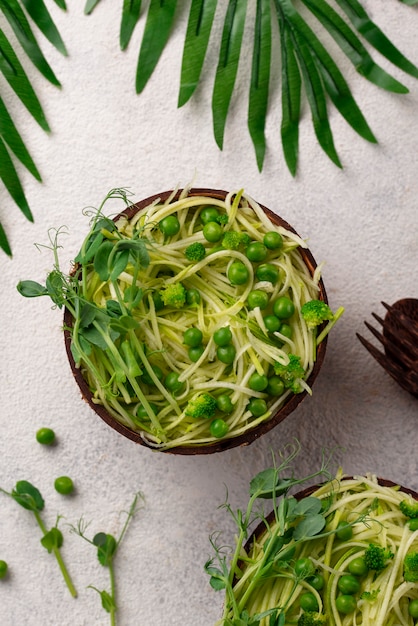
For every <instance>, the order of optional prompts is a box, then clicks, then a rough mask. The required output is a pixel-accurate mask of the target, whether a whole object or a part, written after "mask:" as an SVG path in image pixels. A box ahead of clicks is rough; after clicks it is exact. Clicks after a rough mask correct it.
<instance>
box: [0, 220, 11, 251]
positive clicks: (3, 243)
mask: <svg viewBox="0 0 418 626" xmlns="http://www.w3.org/2000/svg"><path fill="white" fill-rule="evenodd" d="M0 248H1V249H2V250H3V252H5V253H6V254H7V255H8V256H10V257H11V256H12V249H11V247H10V244H9V240H8V239H7V235H6V231H5V230H4V228H3V225H2V223H1V222H0Z"/></svg>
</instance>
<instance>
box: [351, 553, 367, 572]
mask: <svg viewBox="0 0 418 626" xmlns="http://www.w3.org/2000/svg"><path fill="white" fill-rule="evenodd" d="M348 571H349V572H350V574H353V575H354V576H364V574H367V572H368V571H369V568H368V567H367V565H366V561H365V560H364V559H363V557H361V556H357V557H356V558H355V559H353V560H352V561H350V563H349V564H348Z"/></svg>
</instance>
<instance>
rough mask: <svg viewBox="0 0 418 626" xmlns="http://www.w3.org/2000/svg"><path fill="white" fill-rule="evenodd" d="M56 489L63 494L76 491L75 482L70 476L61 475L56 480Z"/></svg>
mask: <svg viewBox="0 0 418 626" xmlns="http://www.w3.org/2000/svg"><path fill="white" fill-rule="evenodd" d="M54 487H55V490H56V491H58V493H61V494H62V495H68V494H70V493H72V492H73V491H74V483H73V481H72V479H71V478H70V477H69V476H59V477H58V478H56V479H55V482H54Z"/></svg>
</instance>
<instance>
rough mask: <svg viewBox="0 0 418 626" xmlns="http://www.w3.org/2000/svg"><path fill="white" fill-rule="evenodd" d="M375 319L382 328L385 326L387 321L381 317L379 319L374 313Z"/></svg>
mask: <svg viewBox="0 0 418 626" xmlns="http://www.w3.org/2000/svg"><path fill="white" fill-rule="evenodd" d="M372 315H373V317H374V319H375V320H377V321H378V322H379V324H381V326H384V324H385V320H384V319H383V318H381V317H379V316H378V315H376V313H372Z"/></svg>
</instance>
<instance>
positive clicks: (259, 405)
mask: <svg viewBox="0 0 418 626" xmlns="http://www.w3.org/2000/svg"><path fill="white" fill-rule="evenodd" d="M247 408H248V410H249V411H250V413H251V414H252V415H254V417H261V416H262V415H264V413H266V411H267V402H266V401H265V400H263V399H262V398H251V400H250V401H249V403H248V407H247Z"/></svg>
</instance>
